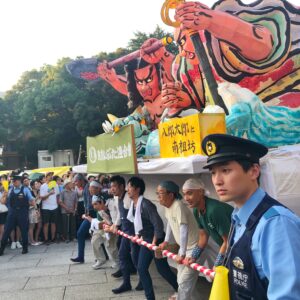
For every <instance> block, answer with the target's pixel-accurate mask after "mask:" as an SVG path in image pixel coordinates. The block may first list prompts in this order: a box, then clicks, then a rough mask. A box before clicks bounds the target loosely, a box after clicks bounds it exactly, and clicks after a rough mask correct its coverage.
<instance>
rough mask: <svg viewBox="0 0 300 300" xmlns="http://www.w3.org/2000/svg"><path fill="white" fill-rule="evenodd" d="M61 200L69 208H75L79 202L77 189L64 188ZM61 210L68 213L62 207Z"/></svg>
mask: <svg viewBox="0 0 300 300" xmlns="http://www.w3.org/2000/svg"><path fill="white" fill-rule="evenodd" d="M60 199H61V201H62V202H63V203H64V204H65V206H66V207H67V208H68V209H71V210H73V209H74V207H75V205H76V203H77V202H78V197H77V193H76V192H75V191H67V190H64V191H62V192H61V194H60ZM61 212H62V213H63V214H65V213H66V210H65V209H64V208H63V207H62V208H61Z"/></svg>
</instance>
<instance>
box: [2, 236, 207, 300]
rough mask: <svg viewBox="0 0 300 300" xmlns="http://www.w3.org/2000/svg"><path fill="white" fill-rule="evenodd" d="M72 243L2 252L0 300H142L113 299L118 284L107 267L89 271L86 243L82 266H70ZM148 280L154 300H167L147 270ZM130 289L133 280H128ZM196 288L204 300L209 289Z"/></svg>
mask: <svg viewBox="0 0 300 300" xmlns="http://www.w3.org/2000/svg"><path fill="white" fill-rule="evenodd" d="M76 249H77V244H76V243H73V242H72V243H69V244H65V243H60V244H53V245H50V246H44V245H41V246H36V247H30V248H29V253H28V254H26V255H22V254H21V250H19V249H16V250H11V249H10V248H6V251H5V254H4V255H3V256H1V257H0V299H1V300H6V299H9V300H14V299H22V300H23V299H30V300H32V299H39V298H40V299H42V300H47V299H49V300H54V299H80V300H81V299H101V300H112V299H121V300H122V299H124V300H125V299H130V300H140V299H144V298H145V297H144V293H143V292H136V291H132V292H127V293H124V294H121V295H118V296H116V295H114V294H113V293H112V292H111V289H112V288H115V287H118V286H119V285H120V283H121V281H120V280H118V279H114V278H112V277H111V273H112V272H113V271H114V270H112V269H111V268H110V267H109V266H107V267H106V268H104V269H100V270H96V271H95V270H93V269H92V268H91V265H92V264H93V263H94V258H93V254H92V249H91V246H90V242H88V241H87V243H86V258H85V260H86V263H85V264H72V263H71V262H70V257H72V256H75V254H76V253H77V250H76ZM151 276H152V278H153V284H154V289H155V294H156V299H157V300H164V299H168V296H170V295H171V294H172V293H173V291H172V289H171V288H170V287H169V285H168V284H167V283H166V282H165V281H164V280H163V279H162V278H161V277H160V275H159V274H158V273H157V271H156V269H155V266H154V265H152V266H151ZM132 279H133V280H132V285H133V287H135V286H136V284H137V279H138V277H137V276H133V277H132ZM198 288H199V289H201V290H202V295H203V298H202V297H201V299H199V300H206V299H208V294H209V290H210V285H209V284H208V283H207V282H206V281H205V280H203V279H199V284H198Z"/></svg>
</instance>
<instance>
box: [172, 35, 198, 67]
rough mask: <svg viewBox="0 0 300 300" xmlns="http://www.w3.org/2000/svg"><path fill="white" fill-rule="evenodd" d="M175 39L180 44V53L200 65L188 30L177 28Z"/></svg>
mask: <svg viewBox="0 0 300 300" xmlns="http://www.w3.org/2000/svg"><path fill="white" fill-rule="evenodd" d="M174 37H175V41H176V43H177V44H178V46H179V55H180V56H182V57H185V58H186V59H188V60H189V62H190V63H191V64H192V65H198V64H199V61H198V59H197V57H196V53H195V49H194V46H193V43H192V41H191V39H190V37H189V35H188V34H187V32H186V31H182V30H180V29H175V33H174Z"/></svg>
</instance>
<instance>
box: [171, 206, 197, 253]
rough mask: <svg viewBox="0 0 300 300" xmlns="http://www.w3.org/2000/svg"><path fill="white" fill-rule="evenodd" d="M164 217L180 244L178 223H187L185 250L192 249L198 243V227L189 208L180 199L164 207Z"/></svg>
mask: <svg viewBox="0 0 300 300" xmlns="http://www.w3.org/2000/svg"><path fill="white" fill-rule="evenodd" d="M166 218H167V220H168V223H169V225H170V227H171V230H172V233H173V236H174V238H175V241H176V243H177V244H178V245H180V225H181V224H187V225H188V243H187V250H190V249H193V248H194V247H195V246H196V245H197V243H198V239H199V228H198V225H197V222H196V220H195V218H194V217H193V213H192V212H191V210H190V209H189V208H188V207H187V206H186V205H185V204H184V203H183V202H182V201H180V200H175V201H174V202H173V204H172V205H171V207H169V208H166Z"/></svg>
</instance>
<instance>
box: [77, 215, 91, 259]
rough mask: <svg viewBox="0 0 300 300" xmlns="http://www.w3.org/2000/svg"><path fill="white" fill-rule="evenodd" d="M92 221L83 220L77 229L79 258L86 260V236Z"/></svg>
mask: <svg viewBox="0 0 300 300" xmlns="http://www.w3.org/2000/svg"><path fill="white" fill-rule="evenodd" d="M90 227H91V223H90V222H89V221H88V220H83V222H82V223H81V225H80V227H79V229H78V231H77V240H78V256H77V257H78V258H79V259H82V260H84V247H85V238H86V235H87V234H88V233H89V229H90Z"/></svg>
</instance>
